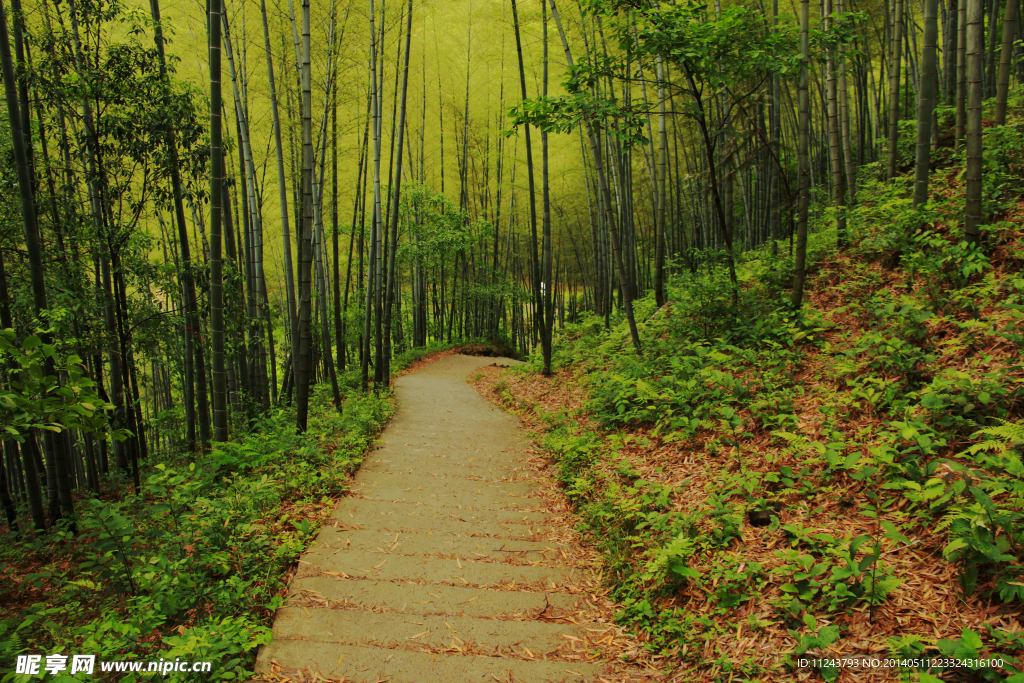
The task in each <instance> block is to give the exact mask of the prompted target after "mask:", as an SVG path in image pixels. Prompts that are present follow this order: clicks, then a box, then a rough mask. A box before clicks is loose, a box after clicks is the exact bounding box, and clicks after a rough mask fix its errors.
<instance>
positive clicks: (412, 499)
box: [350, 482, 545, 510]
mask: <svg viewBox="0 0 1024 683" xmlns="http://www.w3.org/2000/svg"><path fill="white" fill-rule="evenodd" d="M480 483H481V484H482V483H483V482H480ZM350 493H351V494H352V495H357V496H359V497H360V498H365V499H367V500H379V501H389V502H396V503H412V504H417V503H424V504H427V505H436V506H444V507H447V508H448V509H454V508H459V509H471V510H510V509H511V510H539V509H542V508H543V507H544V506H545V503H544V501H543V500H541V499H539V498H525V497H518V496H507V495H502V494H498V493H491V492H488V491H484V490H483V487H482V486H472V487H470V488H464V489H452V490H449V491H443V490H442V491H438V490H429V489H416V488H412V489H406V488H401V487H398V486H372V485H369V486H358V485H357V486H353V488H352V489H351V491H350Z"/></svg>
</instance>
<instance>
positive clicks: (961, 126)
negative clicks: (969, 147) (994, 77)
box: [955, 0, 967, 148]
mask: <svg viewBox="0 0 1024 683" xmlns="http://www.w3.org/2000/svg"><path fill="white" fill-rule="evenodd" d="M959 13H960V18H959V19H958V20H957V31H958V38H957V49H956V137H955V146H956V147H957V148H959V147H960V144H961V143H963V141H964V137H965V136H966V135H967V0H960V10H959Z"/></svg>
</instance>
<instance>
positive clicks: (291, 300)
mask: <svg viewBox="0 0 1024 683" xmlns="http://www.w3.org/2000/svg"><path fill="white" fill-rule="evenodd" d="M260 12H261V13H262V15H263V44H264V50H265V51H266V53H267V80H268V82H269V84H270V110H271V113H272V115H273V121H274V149H275V151H276V152H277V194H278V201H279V203H280V204H281V245H282V247H283V249H284V282H285V294H286V297H287V301H288V320H287V321H285V324H286V329H287V332H288V344H289V347H290V348H291V353H290V356H291V368H292V376H293V377H295V376H296V375H297V373H296V367H297V364H298V357H299V356H298V354H297V353H295V351H296V350H297V349H298V339H296V332H297V329H298V328H297V326H296V325H297V318H296V306H295V274H294V271H293V268H292V264H293V263H294V260H293V258H292V237H291V233H290V230H291V224H290V223H289V222H288V188H287V183H286V176H285V174H284V149H283V147H282V146H281V116H280V113H279V111H278V106H277V88H276V86H275V83H274V61H273V56H272V53H271V50H270V28H269V26H268V23H267V3H266V0H260Z"/></svg>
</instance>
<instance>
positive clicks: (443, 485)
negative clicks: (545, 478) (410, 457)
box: [349, 470, 537, 497]
mask: <svg viewBox="0 0 1024 683" xmlns="http://www.w3.org/2000/svg"><path fill="white" fill-rule="evenodd" d="M372 487H385V488H398V489H402V490H405V491H416V490H422V491H432V492H440V493H445V494H451V493H452V491H453V489H463V490H467V489H468V490H479V491H482V492H485V493H486V492H492V493H494V495H497V496H501V495H504V496H512V497H530V496H532V495H536V493H537V484H535V483H533V482H504V481H483V480H479V479H465V478H463V477H458V476H452V475H449V476H445V475H444V473H443V472H424V471H422V470H421V471H419V472H411V473H395V474H389V473H384V472H366V473H364V474H363V475H362V476H360V477H359V479H358V480H357V481H354V482H353V483H352V487H351V489H349V490H350V491H351V492H353V493H362V492H363V491H365V489H367V488H372Z"/></svg>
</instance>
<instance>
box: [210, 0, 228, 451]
mask: <svg viewBox="0 0 1024 683" xmlns="http://www.w3.org/2000/svg"><path fill="white" fill-rule="evenodd" d="M208 3H209V6H210V19H209V24H208V25H209V29H210V344H211V351H210V356H211V362H212V363H213V438H214V440H215V441H220V442H225V441H227V440H228V396H227V382H226V379H227V377H226V375H225V368H224V271H223V261H222V260H221V209H222V206H221V205H222V204H223V201H224V193H223V191H222V186H223V183H224V156H223V153H222V150H221V117H220V110H221V106H220V73H221V71H220V24H221V16H220V14H221V11H220V3H221V0H208Z"/></svg>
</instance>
